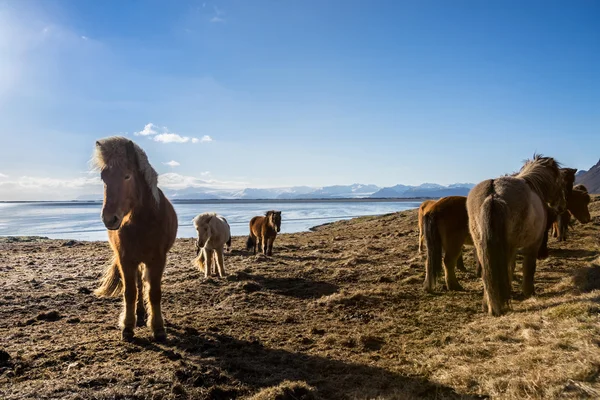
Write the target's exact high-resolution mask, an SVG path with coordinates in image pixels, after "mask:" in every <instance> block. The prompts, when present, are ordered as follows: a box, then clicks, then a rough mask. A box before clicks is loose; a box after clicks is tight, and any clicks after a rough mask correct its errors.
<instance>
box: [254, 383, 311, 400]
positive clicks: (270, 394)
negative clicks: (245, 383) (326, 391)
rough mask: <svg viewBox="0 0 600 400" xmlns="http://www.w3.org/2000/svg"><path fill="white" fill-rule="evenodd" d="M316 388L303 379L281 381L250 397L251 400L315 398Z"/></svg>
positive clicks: (309, 399)
mask: <svg viewBox="0 0 600 400" xmlns="http://www.w3.org/2000/svg"><path fill="white" fill-rule="evenodd" d="M319 398H320V397H319V396H318V395H317V390H316V389H315V388H314V387H312V386H310V385H309V384H307V383H306V382H304V381H294V382H290V381H283V382H281V383H280V384H279V385H277V386H273V387H269V388H266V389H263V390H261V391H260V392H258V393H256V394H255V395H254V396H252V397H250V399H251V400H317V399H319Z"/></svg>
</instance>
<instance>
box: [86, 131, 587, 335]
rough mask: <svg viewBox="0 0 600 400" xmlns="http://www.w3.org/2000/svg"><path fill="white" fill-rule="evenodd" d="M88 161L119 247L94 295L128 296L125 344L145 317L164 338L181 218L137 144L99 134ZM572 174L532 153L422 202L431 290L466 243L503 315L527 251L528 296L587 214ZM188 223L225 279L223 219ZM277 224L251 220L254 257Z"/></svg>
mask: <svg viewBox="0 0 600 400" xmlns="http://www.w3.org/2000/svg"><path fill="white" fill-rule="evenodd" d="M92 161H93V162H94V164H95V166H96V167H97V168H98V169H99V170H100V175H101V178H102V181H103V182H104V201H103V206H102V214H101V217H102V221H103V223H104V225H105V226H106V228H107V230H108V238H109V243H110V246H111V248H112V250H113V259H112V262H111V264H110V265H109V267H108V268H107V269H106V271H105V274H104V276H103V278H102V280H101V284H100V287H99V288H98V289H97V290H96V291H95V293H96V295H98V296H118V295H123V302H124V307H123V312H122V314H121V316H120V319H119V323H120V327H121V337H122V339H123V340H126V341H130V340H132V339H133V337H134V328H135V326H136V325H137V326H141V325H143V324H144V322H145V321H146V320H147V324H148V326H149V327H150V329H151V330H152V333H153V336H154V339H155V340H156V341H164V340H165V339H166V331H165V327H164V321H163V317H162V312H161V280H162V275H163V271H164V268H165V265H166V259H167V253H168V251H169V250H170V248H171V247H172V246H173V244H174V242H175V237H176V234H177V228H178V223H177V215H176V213H175V210H174V208H173V206H172V204H171V203H170V202H169V200H168V199H167V198H166V197H165V195H164V194H163V192H162V191H161V190H160V189H159V188H158V186H157V184H158V174H157V173H156V171H155V170H154V168H153V167H152V166H151V165H150V163H149V161H148V157H147V155H146V153H145V152H144V150H142V149H141V148H140V147H139V146H138V145H137V144H135V143H134V142H133V141H131V140H129V139H127V138H124V137H118V136H113V137H109V138H105V139H101V140H98V141H97V142H96V147H95V151H94V156H93V160H92ZM575 171H576V170H574V169H570V168H560V165H559V164H558V162H556V161H555V160H554V159H553V158H551V157H543V156H540V155H534V157H533V159H532V160H528V161H527V162H526V163H525V165H524V166H523V167H522V168H521V170H520V171H519V172H518V173H516V174H513V175H507V176H503V177H499V178H496V179H489V180H486V181H483V182H481V183H479V184H478V185H476V186H475V187H474V188H473V189H472V190H471V191H470V193H469V195H468V196H467V197H461V196H451V197H445V198H442V199H440V200H438V201H433V200H428V201H426V202H424V203H423V204H422V205H421V207H420V208H419V252H420V251H421V249H422V245H423V242H424V244H425V245H426V246H427V261H426V268H425V270H426V277H425V283H424V286H425V289H426V290H427V291H433V290H434V287H435V283H436V279H437V277H438V276H439V275H441V272H442V270H444V274H445V282H446V287H447V289H448V290H461V289H462V287H461V285H460V283H459V282H458V280H457V278H456V274H455V268H459V269H464V263H463V259H462V252H463V246H464V245H465V244H467V245H469V244H470V245H474V247H475V249H476V257H475V258H476V260H477V263H478V273H479V274H480V275H481V277H482V280H483V287H484V296H483V305H484V309H485V310H487V311H488V312H489V313H490V314H492V315H501V314H502V313H504V312H505V311H506V308H507V306H508V304H509V300H510V289H511V281H512V276H513V272H514V267H515V262H516V255H517V250H520V252H521V254H522V255H523V284H522V290H523V293H524V294H525V296H531V295H532V294H533V293H534V286H533V279H534V274H535V268H536V260H537V258H538V257H539V258H543V257H545V256H547V240H548V232H549V230H550V229H551V228H553V224H554V223H555V222H556V224H555V225H556V226H555V227H554V234H555V235H556V236H557V237H558V238H559V240H564V239H565V238H566V232H567V227H568V225H569V219H570V215H571V214H572V215H573V216H574V217H575V218H576V219H577V220H578V221H580V222H582V223H585V222H589V220H590V215H589V211H588V210H587V207H588V204H589V202H590V196H589V195H588V194H587V191H586V190H585V188H584V187H582V186H581V185H579V186H575V187H573V183H574V179H575ZM192 222H193V224H194V227H195V228H196V231H197V233H198V237H197V239H196V241H195V248H196V258H195V260H194V262H195V263H196V264H197V265H198V266H199V268H200V270H202V271H203V272H204V274H205V277H208V276H209V275H213V274H217V273H218V275H219V276H221V277H222V276H224V275H225V268H224V263H223V259H224V257H223V252H224V248H225V247H226V248H227V250H229V249H230V247H231V233H230V227H229V224H228V222H227V220H226V219H225V218H224V217H222V216H220V215H218V214H216V213H203V214H200V215H198V216H196V217H195V218H194V219H193V221H192ZM280 227H281V212H280V211H275V210H272V211H268V212H267V213H266V214H265V215H264V216H257V217H254V218H252V220H251V221H250V226H249V228H250V234H249V236H248V240H247V243H246V247H247V250H250V249H252V250H253V253H254V254H256V248H257V247H258V248H259V249H260V250H262V252H263V253H264V254H265V255H269V256H270V255H272V253H273V242H274V240H275V238H276V236H277V233H278V232H279V231H280ZM442 255H443V259H442ZM144 303H146V304H144ZM146 310H147V311H148V316H147V318H146Z"/></svg>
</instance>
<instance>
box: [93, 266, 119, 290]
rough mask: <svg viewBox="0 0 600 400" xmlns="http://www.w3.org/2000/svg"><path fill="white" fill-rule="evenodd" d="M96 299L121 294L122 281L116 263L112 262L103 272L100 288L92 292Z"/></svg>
mask: <svg viewBox="0 0 600 400" xmlns="http://www.w3.org/2000/svg"><path fill="white" fill-rule="evenodd" d="M94 294H95V295H96V296H98V297H115V296H120V295H121V294H123V281H122V280H121V272H120V271H119V266H118V265H117V262H116V261H115V260H113V261H112V262H111V264H110V265H109V267H108V268H106V270H105V271H104V276H102V280H101V283H100V287H99V288H98V289H96V290H95V291H94Z"/></svg>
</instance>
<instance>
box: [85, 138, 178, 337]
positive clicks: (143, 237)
mask: <svg viewBox="0 0 600 400" xmlns="http://www.w3.org/2000/svg"><path fill="white" fill-rule="evenodd" d="M93 161H94V163H95V165H96V167H97V168H99V169H100V171H101V173H100V176H101V178H102V181H103V182H104V203H103V206H102V221H103V222H104V225H105V226H106V228H107V229H108V240H109V242H110V246H111V247H112V250H113V253H114V254H113V260H112V262H111V265H110V266H109V267H108V268H107V270H106V272H105V275H104V277H103V279H102V283H101V286H100V287H99V288H98V289H97V290H96V291H95V293H96V295H98V296H118V295H121V294H123V304H124V308H123V312H122V314H121V317H120V321H119V322H120V326H121V337H122V339H123V340H126V341H130V340H132V339H133V337H134V333H133V329H134V327H135V326H136V315H137V322H138V323H143V319H144V298H146V302H147V305H148V307H147V308H149V318H148V325H149V327H150V328H151V329H152V333H153V335H154V339H155V340H157V341H163V340H165V339H166V331H165V324H164V321H163V317H162V312H161V308H160V301H161V280H162V274H163V271H164V268H165V264H166V262H167V252H168V251H169V249H170V248H171V246H173V243H174V242H175V237H176V234H177V215H176V214H175V210H174V209H173V206H172V205H171V203H170V202H169V200H167V198H166V197H165V195H164V194H163V192H162V191H161V190H160V189H159V188H158V186H157V183H158V174H157V173H156V171H155V170H154V168H152V166H151V165H150V163H149V162H148V157H147V156H146V153H145V152H144V150H142V149H141V148H140V147H139V146H138V145H137V144H135V143H133V142H132V141H131V140H129V139H127V138H124V137H109V138H106V139H102V140H99V141H97V142H96V149H95V152H94V159H93ZM144 286H146V288H145V289H146V290H144ZM136 306H137V310H136Z"/></svg>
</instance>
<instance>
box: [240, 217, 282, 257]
mask: <svg viewBox="0 0 600 400" xmlns="http://www.w3.org/2000/svg"><path fill="white" fill-rule="evenodd" d="M280 230H281V211H275V210H272V211H267V212H266V213H265V216H264V217H258V216H257V217H253V218H252V219H251V220H250V235H249V236H248V240H247V241H246V250H250V249H251V248H253V249H254V253H253V254H256V246H257V245H258V247H259V249H260V248H261V245H262V252H263V253H264V255H266V256H272V255H273V242H274V241H275V238H276V237H277V233H278V232H279V231H280Z"/></svg>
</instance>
